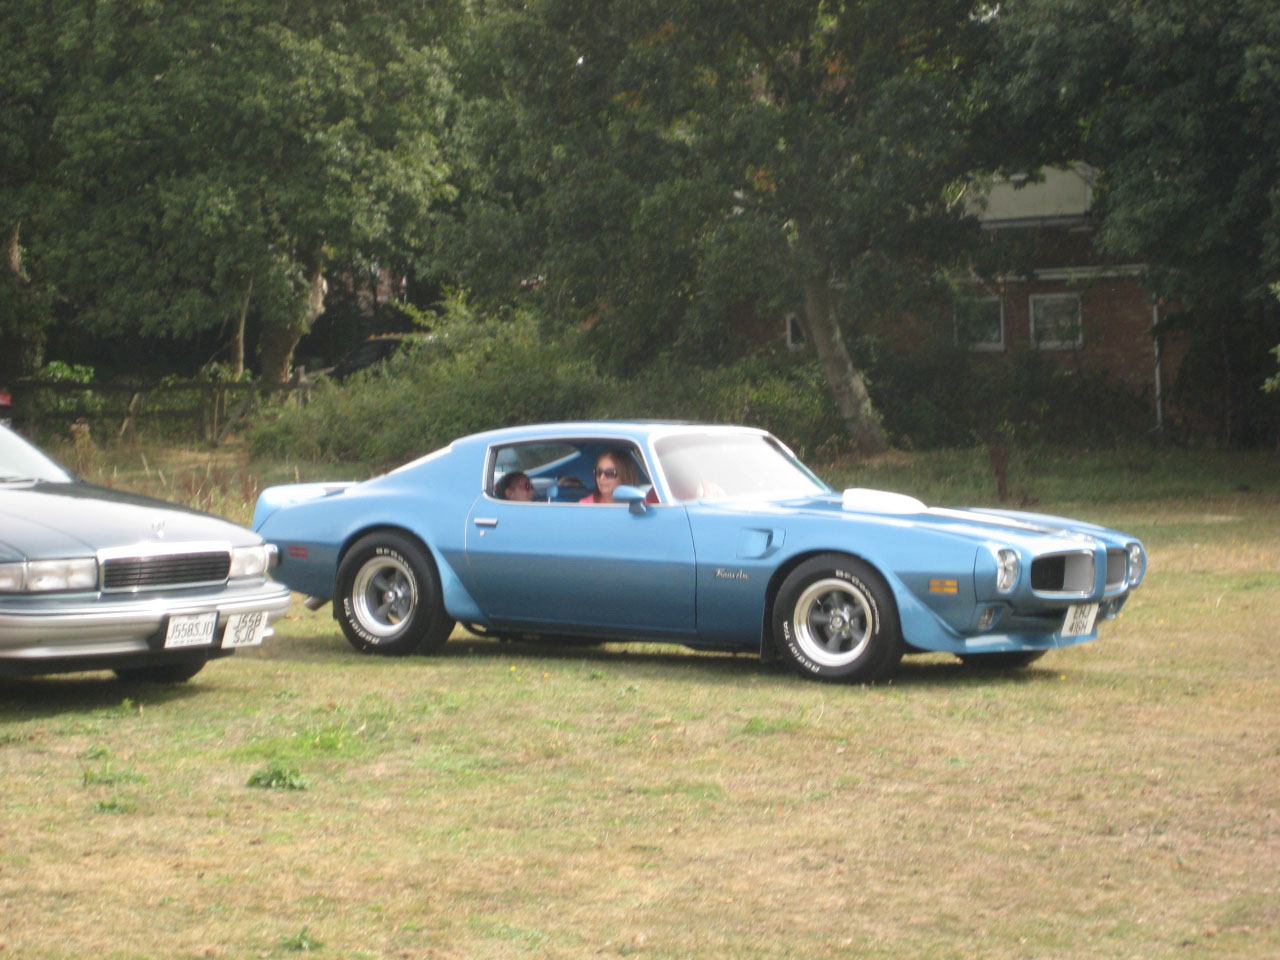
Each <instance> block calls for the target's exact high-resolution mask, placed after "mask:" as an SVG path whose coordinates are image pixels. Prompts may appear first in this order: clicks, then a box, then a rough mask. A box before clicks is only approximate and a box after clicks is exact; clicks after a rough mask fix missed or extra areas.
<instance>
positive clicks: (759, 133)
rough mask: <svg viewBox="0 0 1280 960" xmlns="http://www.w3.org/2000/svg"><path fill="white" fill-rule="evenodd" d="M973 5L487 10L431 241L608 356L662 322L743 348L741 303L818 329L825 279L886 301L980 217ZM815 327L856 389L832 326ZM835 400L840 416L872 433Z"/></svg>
mask: <svg viewBox="0 0 1280 960" xmlns="http://www.w3.org/2000/svg"><path fill="white" fill-rule="evenodd" d="M972 14H973V4H972V3H968V2H954V0H945V2H942V0H858V2H849V3H842V4H836V5H829V4H812V3H806V2H797V0H786V2H779V0H751V2H747V3H743V2H739V0H734V2H727V0H714V2H708V3H702V4H698V5H694V6H691V5H689V4H687V3H685V2H682V0H659V2H655V3H649V4H642V5H636V4H621V5H613V4H600V3H598V2H595V0H542V2H537V3H530V4H521V5H519V6H513V7H510V8H508V9H503V10H501V11H500V12H496V13H493V14H491V15H489V16H487V17H485V18H484V19H483V21H482V22H481V23H480V24H478V27H477V30H476V31H474V33H473V34H472V35H471V36H469V37H468V43H467V46H466V47H465V48H464V50H463V52H462V54H461V55H460V60H461V63H462V79H461V81H460V84H461V87H462V89H463V90H464V91H465V92H466V96H467V110H466V112H465V114H464V115H463V116H462V117H461V118H460V130H459V136H460V138H461V139H462V140H463V142H465V143H466V145H467V146H468V147H469V148H470V149H469V160H470V161H471V162H470V163H469V164H468V166H467V168H466V175H467V178H468V187H469V189H468V191H467V193H466V194H465V195H464V197H463V200H462V214H463V216H462V217H461V218H460V220H459V222H458V223H457V225H456V226H455V227H454V228H453V229H447V230H444V231H442V233H441V235H440V244H441V252H440V254H439V259H440V262H441V263H443V264H445V265H447V266H448V267H450V268H451V269H453V270H454V271H456V273H455V275H456V276H458V277H459V278H460V280H461V282H463V283H465V284H467V285H470V286H472V287H474V289H476V291H477V292H478V293H479V294H480V295H481V296H482V297H484V300H485V302H486V304H488V305H490V306H506V305H508V304H509V303H510V302H511V301H512V299H513V298H514V297H515V295H516V292H517V290H519V289H521V286H522V284H523V285H524V287H525V289H526V290H527V292H528V294H529V296H531V297H532V298H534V299H536V301H537V302H538V304H539V306H540V308H541V309H543V310H545V312H546V314H547V315H548V316H552V317H555V318H556V321H557V323H558V324H560V325H562V326H565V327H569V328H576V327H579V326H583V327H585V328H586V329H587V330H588V334H587V343H588V345H589V347H590V349H591V351H592V353H593V355H596V356H598V357H600V358H601V362H602V365H603V367H604V369H605V370H607V371H608V372H610V373H613V374H617V375H623V376H625V375H626V374H627V373H628V372H629V371H631V370H633V369H634V368H635V367H636V366H637V365H640V364H645V363H648V362H651V361H653V360H654V359H656V358H658V357H660V356H661V355H662V354H663V353H664V352H665V351H666V350H667V349H668V348H669V346H670V345H671V344H674V345H675V346H676V348H677V349H678V350H684V351H686V355H697V356H698V357H699V358H704V359H705V360H706V361H707V362H709V363H712V364H714V363H725V362H731V361H733V360H736V359H738V357H740V356H741V348H740V346H739V341H738V339H737V338H735V336H734V331H733V328H732V325H731V321H730V315H731V310H732V308H734V307H735V306H739V305H741V304H744V303H748V304H753V305H754V308H755V309H756V310H757V311H758V312H759V313H760V314H761V315H764V316H775V317H776V316H780V315H781V314H782V313H784V312H790V311H794V310H797V309H804V310H806V313H807V322H808V324H809V325H810V327H821V328H822V329H823V330H824V331H834V330H835V326H836V324H837V322H838V317H837V314H836V311H835V310H834V309H828V307H827V305H828V304H830V303H831V302H833V301H834V300H837V299H839V300H841V302H842V303H843V304H844V312H845V313H846V314H847V315H848V316H847V317H846V319H847V320H848V321H849V322H850V323H852V324H855V325H856V324H857V323H858V322H860V321H862V320H865V319H868V318H870V317H872V316H878V315H883V314H888V313H891V312H892V311H893V309H895V308H896V307H901V305H902V302H903V300H904V299H906V298H908V297H909V296H910V291H911V290H912V285H913V284H914V285H917V286H924V287H928V286H929V278H930V277H931V276H932V275H933V274H934V273H935V272H936V271H937V269H938V268H939V266H940V265H946V264H950V263H953V262H955V261H956V260H957V259H958V257H959V256H960V255H961V254H962V253H963V252H964V251H965V250H966V249H967V248H968V247H969V246H970V241H971V240H972V239H973V238H972V231H973V228H974V224H973V223H972V221H971V220H969V219H968V218H966V216H965V214H964V210H963V206H962V205H960V204H956V203H954V202H952V201H953V200H954V190H953V186H954V184H955V182H957V181H958V180H959V179H960V178H961V177H962V176H963V175H964V174H965V173H966V172H967V165H968V163H969V161H970V160H971V157H970V155H969V154H968V152H967V132H966V131H967V124H968V120H969V117H970V114H971V108H972V106H973V99H972V97H971V96H970V95H969V93H968V89H969V84H970V81H971V79H972V68H973V64H974V63H975V62H976V58H977V56H978V55H979V53H980V50H981V47H982V43H983V39H982V38H983V36H984V34H985V33H986V31H987V26H986V20H985V19H984V18H981V17H975V16H973V15H972ZM886 276H888V277H892V278H893V281H894V282H888V283H886V282H884V278H885V277H886ZM901 280H906V281H907V282H906V283H902V282H898V281H901ZM837 291H838V292H839V295H838V296H837ZM811 293H812V294H814V296H812V297H811V296H810V294H811ZM812 339H813V340H814V341H815V348H816V349H821V350H823V351H824V352H826V353H828V354H830V355H831V357H832V363H831V364H829V365H828V366H826V367H824V368H823V369H824V370H825V371H826V373H825V376H827V377H829V378H830V382H829V384H828V385H829V387H830V388H831V389H832V391H833V394H834V395H836V396H839V397H842V398H844V397H847V396H848V395H849V394H850V393H851V392H853V391H852V388H851V384H852V383H853V382H854V381H855V380H856V373H854V372H852V371H850V368H849V364H848V363H847V362H846V361H847V357H842V356H840V355H841V354H843V353H844V348H843V346H842V345H841V343H840V340H839V338H838V337H836V336H834V335H830V336H825V337H823V338H821V339H819V338H817V337H814V338H812ZM846 406H852V407H857V409H856V410H850V409H845V410H842V416H844V417H845V419H846V422H847V425H848V426H849V428H850V430H851V431H853V429H854V424H853V422H852V421H854V420H857V421H859V423H860V424H861V425H862V426H864V427H866V425H867V424H868V422H870V423H871V426H870V428H869V429H866V430H864V431H863V432H864V433H866V434H871V435H874V434H878V426H876V425H875V424H874V417H873V416H872V415H871V411H870V410H869V409H867V408H865V407H861V406H857V400H856V398H855V399H853V400H851V401H848V402H847V403H846Z"/></svg>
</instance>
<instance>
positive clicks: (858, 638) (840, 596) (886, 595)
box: [773, 553, 905, 683]
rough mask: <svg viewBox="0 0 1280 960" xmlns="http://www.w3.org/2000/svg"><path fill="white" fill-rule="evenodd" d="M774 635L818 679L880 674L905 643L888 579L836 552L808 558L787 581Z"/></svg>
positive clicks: (801, 669) (792, 660) (796, 665)
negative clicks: (885, 579)
mask: <svg viewBox="0 0 1280 960" xmlns="http://www.w3.org/2000/svg"><path fill="white" fill-rule="evenodd" d="M773 637H774V642H775V643H776V644H777V646H778V649H779V651H780V652H781V653H782V656H783V658H784V659H785V660H786V661H787V662H788V663H789V664H790V665H791V667H792V668H793V669H794V670H795V671H796V672H797V673H799V674H801V675H802V676H806V677H814V678H816V679H818V680H843V681H848V682H853V683H870V682H871V681H874V680H880V679H882V678H884V677H886V676H888V675H889V674H890V673H892V672H893V669H894V668H895V667H896V666H897V665H898V661H899V660H901V659H902V654H903V652H904V649H905V648H904V645H903V642H902V630H901V627H900V626H899V624H898V609H897V607H896V605H895V604H894V602H893V595H892V594H891V593H890V591H889V586H888V584H886V583H885V582H884V579H883V578H882V577H881V576H880V575H879V574H878V573H876V571H875V570H873V569H872V568H871V567H870V566H868V565H867V564H865V563H863V562H862V561H861V560H855V559H854V558H853V557H847V556H844V555H843V554H837V553H828V554H821V555H820V556H817V557H814V558H813V559H811V560H806V561H805V562H804V563H802V564H800V566H798V567H796V569H795V570H793V571H791V573H790V574H789V575H788V576H787V578H786V579H785V580H784V581H783V582H782V586H781V587H780V588H779V589H778V595H777V597H776V598H775V600H774V604H773Z"/></svg>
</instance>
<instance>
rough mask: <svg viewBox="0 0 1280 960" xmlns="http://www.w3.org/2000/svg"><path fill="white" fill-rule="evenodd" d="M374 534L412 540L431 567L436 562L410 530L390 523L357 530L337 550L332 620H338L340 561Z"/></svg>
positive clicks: (331, 605)
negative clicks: (388, 534)
mask: <svg viewBox="0 0 1280 960" xmlns="http://www.w3.org/2000/svg"><path fill="white" fill-rule="evenodd" d="M374 533H394V534H396V535H397V536H401V537H405V538H407V539H409V540H412V541H413V542H414V543H416V544H417V545H418V546H420V547H422V552H423V553H424V554H426V557H427V559H428V560H430V561H431V563H432V564H433V565H434V564H435V562H436V558H435V557H434V556H433V555H432V553H431V548H430V547H428V546H427V545H426V543H425V542H423V539H422V538H421V537H420V536H418V535H417V534H416V533H414V532H413V531H412V530H409V529H407V528H405V527H397V526H396V525H395V524H391V523H382V524H378V525H376V526H372V527H365V528H364V529H363V530H357V531H356V532H355V533H353V534H351V536H349V537H347V539H346V540H344V541H343V542H342V545H341V546H340V547H339V548H338V560H337V562H336V563H335V564H334V565H333V577H334V581H335V582H334V598H335V602H334V603H332V604H330V607H331V609H332V613H333V618H334V619H335V620H337V619H338V604H337V602H336V598H337V595H338V594H337V582H336V581H337V578H338V571H339V570H340V569H342V561H343V560H345V559H346V557H347V552H348V551H349V550H350V549H351V548H352V547H353V546H354V545H355V544H356V543H358V542H359V541H361V540H363V539H364V538H365V537H367V536H369V535H371V534H374Z"/></svg>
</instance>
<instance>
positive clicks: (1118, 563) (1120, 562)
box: [1107, 550, 1129, 590]
mask: <svg viewBox="0 0 1280 960" xmlns="http://www.w3.org/2000/svg"><path fill="white" fill-rule="evenodd" d="M1128 579H1129V554H1128V553H1126V552H1125V551H1124V550H1108V551H1107V589H1108V590H1114V589H1115V588H1116V587H1123V586H1124V584H1125V581H1126V580H1128Z"/></svg>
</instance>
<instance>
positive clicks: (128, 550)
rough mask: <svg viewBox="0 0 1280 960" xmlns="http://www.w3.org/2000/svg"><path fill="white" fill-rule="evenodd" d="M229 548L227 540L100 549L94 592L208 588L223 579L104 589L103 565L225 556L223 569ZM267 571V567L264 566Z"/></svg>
mask: <svg viewBox="0 0 1280 960" xmlns="http://www.w3.org/2000/svg"><path fill="white" fill-rule="evenodd" d="M246 546H257V544H246ZM231 552H232V546H231V541H230V540H180V541H177V542H174V543H138V544H133V545H132V546H125V547H103V548H102V549H101V550H99V551H98V590H99V591H100V592H101V593H103V594H109V595H115V594H139V593H154V592H156V591H159V590H175V589H187V588H189V587H212V586H218V585H219V584H224V583H226V582H227V578H226V577H221V578H219V579H215V580H184V581H178V582H170V583H161V584H155V585H147V586H130V587H108V586H106V581H107V570H106V565H107V564H108V563H109V562H111V561H117V562H118V561H127V560H154V559H156V558H162V557H180V556H185V555H187V554H193V555H194V554H198V553H225V554H226V555H227V570H228V572H230V569H231ZM268 569H270V567H268Z"/></svg>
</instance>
